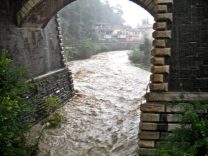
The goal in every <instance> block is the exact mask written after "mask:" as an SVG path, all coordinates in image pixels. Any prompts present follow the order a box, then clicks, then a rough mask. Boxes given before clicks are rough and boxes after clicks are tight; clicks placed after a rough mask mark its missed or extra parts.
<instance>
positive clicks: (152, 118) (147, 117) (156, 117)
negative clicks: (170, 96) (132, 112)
mask: <svg viewBox="0 0 208 156" xmlns="http://www.w3.org/2000/svg"><path fill="white" fill-rule="evenodd" d="M141 121H146V122H159V121H160V114H154V113H142V114H141Z"/></svg>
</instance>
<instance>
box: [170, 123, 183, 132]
mask: <svg viewBox="0 0 208 156" xmlns="http://www.w3.org/2000/svg"><path fill="white" fill-rule="evenodd" d="M180 127H181V125H180V124H168V131H173V130H174V129H176V128H180Z"/></svg>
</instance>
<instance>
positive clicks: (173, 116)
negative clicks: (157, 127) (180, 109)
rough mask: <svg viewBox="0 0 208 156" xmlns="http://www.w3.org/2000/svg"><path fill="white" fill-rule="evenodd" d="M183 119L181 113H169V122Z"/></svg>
mask: <svg viewBox="0 0 208 156" xmlns="http://www.w3.org/2000/svg"><path fill="white" fill-rule="evenodd" d="M181 120H182V115H181V114H168V115H167V121H168V122H180V121H181Z"/></svg>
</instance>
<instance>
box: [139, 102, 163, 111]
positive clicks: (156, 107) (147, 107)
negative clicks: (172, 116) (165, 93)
mask: <svg viewBox="0 0 208 156" xmlns="http://www.w3.org/2000/svg"><path fill="white" fill-rule="evenodd" d="M140 109H141V111H142V112H164V111H165V105H164V104H157V103H145V104H142V105H141V106H140Z"/></svg>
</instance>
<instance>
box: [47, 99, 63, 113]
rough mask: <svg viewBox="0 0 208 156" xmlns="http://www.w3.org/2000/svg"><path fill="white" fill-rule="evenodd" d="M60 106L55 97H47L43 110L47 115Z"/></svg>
mask: <svg viewBox="0 0 208 156" xmlns="http://www.w3.org/2000/svg"><path fill="white" fill-rule="evenodd" d="M59 106H60V103H59V98H58V97H57V96H49V97H47V98H46V99H45V110H46V112H47V113H49V114H50V113H52V112H53V111H55V110H56V109H57V108H58V107H59Z"/></svg>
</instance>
